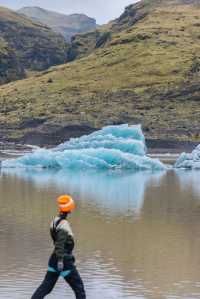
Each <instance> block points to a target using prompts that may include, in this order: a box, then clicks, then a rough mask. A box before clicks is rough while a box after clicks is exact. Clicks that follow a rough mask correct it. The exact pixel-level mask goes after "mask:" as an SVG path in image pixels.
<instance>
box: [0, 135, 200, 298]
mask: <svg viewBox="0 0 200 299" xmlns="http://www.w3.org/2000/svg"><path fill="white" fill-rule="evenodd" d="M118 132H119V131H118ZM126 132H127V131H126ZM129 133H130V132H129ZM117 134H118V133H117ZM97 135H98V133H97ZM98 136H99V135H98ZM109 136H110V137H109V140H110V141H109V142H108V139H106V140H107V141H106V142H105V138H103V139H104V140H103V142H104V145H105V147H106V145H107V147H106V149H107V150H109V149H110V150H111V152H110V153H113V148H112V146H111V142H115V144H116V138H120V142H121V143H120V149H119V148H118V150H119V151H120V152H121V153H119V152H117V155H118V154H120V155H118V158H119V157H120V159H121V160H120V161H122V162H123V163H122V164H123V165H124V166H126V165H127V163H126V162H127V160H126V159H129V158H130V156H129V154H132V149H131V151H129V149H130V146H131V147H132V148H133V144H134V142H135V141H134V139H135V136H136V135H134V138H132V139H133V140H132V141H131V145H130V143H129V142H127V138H128V139H130V138H129V137H130V135H129V136H128V137H127V135H126V138H122V136H121V135H120V136H116V138H113V137H112V136H111V135H110V134H109ZM137 136H139V142H138V139H137V141H136V143H135V144H137V153H134V155H135V156H138V160H137V164H134V163H133V164H132V165H137V167H138V165H142V167H141V168H142V169H140V170H138V169H134V168H133V167H132V168H127V167H121V168H120V167H119V165H120V163H119V164H117V167H113V163H115V162H116V161H119V159H118V158H117V159H116V156H115V159H110V157H111V155H110V154H109V155H107V154H108V151H107V152H106V156H104V158H105V157H107V156H109V160H106V163H107V162H109V163H108V164H109V165H111V167H106V169H105V167H94V162H95V161H97V160H96V158H97V156H98V155H99V147H98V143H97V140H96V137H95V141H94V144H95V147H94V148H95V149H97V152H96V153H97V155H96V156H95V159H94V151H93V154H92V159H91V155H90V154H91V152H87V154H86V155H85V153H84V155H82V156H81V157H82V158H84V159H85V157H86V158H87V162H88V161H89V165H90V167H88V163H86V164H83V163H82V161H83V160H82V161H81V165H82V167H74V165H75V166H77V165H78V164H79V163H80V159H79V160H76V157H77V156H78V155H77V152H76V155H75V156H74V155H73V158H74V160H73V164H67V165H73V167H58V165H59V163H62V162H63V153H64V151H65V150H66V145H62V148H61V147H59V149H58V148H57V149H56V150H55V149H54V150H53V151H52V154H51V155H50V157H51V159H49V156H48V159H46V161H45V163H47V162H48V163H49V162H50V164H45V166H48V167H45V168H44V165H41V163H36V162H37V161H39V159H38V156H37V154H38V153H39V155H41V153H42V156H43V157H44V156H45V154H44V153H47V152H48V153H50V152H49V151H47V152H46V150H45V151H43V150H42V151H41V150H39V152H37V153H36V154H34V155H36V156H37V157H36V159H35V156H34V159H32V157H33V156H32V154H28V156H26V157H25V158H24V157H23V158H20V160H12V161H11V160H9V161H6V162H3V167H2V168H1V173H0V195H1V196H0V206H1V209H0V222H1V226H0V259H1V267H0V298H2V299H7V298H12V299H27V298H30V297H31V295H32V293H33V291H34V290H35V288H36V287H37V286H38V284H39V283H40V282H41V280H42V279H43V277H44V274H45V272H46V269H47V262H48V257H49V255H50V253H51V251H52V248H53V245H52V242H51V239H50V236H49V224H50V222H51V220H52V218H53V217H54V216H55V214H56V213H57V206H56V200H55V199H56V197H57V196H58V195H60V194H62V193H70V194H71V195H72V196H73V197H74V199H75V201H76V204H77V209H76V211H75V212H74V213H73V214H72V215H71V216H70V222H71V224H72V227H73V231H74V234H75V236H76V252H75V255H76V263H77V267H78V269H79V270H80V273H81V275H82V277H83V280H84V282H85V286H86V291H87V298H88V299H94V298H95V299H102V298H104V299H111V298H113V299H115V298H118V299H139V298H140V299H150V298H151V299H162V298H163V299H174V298H179V299H183V298H187V299H198V298H200V254H199V251H200V230H199V227H200V184H199V178H200V171H199V170H195V169H194V170H184V169H173V168H172V166H168V165H165V164H163V163H162V162H159V161H158V160H154V159H151V158H149V157H147V156H146V148H145V141H144V140H143V138H141V136H142V135H137ZM87 138H88V137H87ZM87 138H86V139H87ZM106 138H107V137H106ZM97 139H101V140H100V142H102V138H100V137H97ZM111 139H112V140H111ZM114 139H115V140H114ZM74 142H75V143H76V142H77V140H74V141H73V147H75V146H76V149H74V148H71V149H69V148H68V150H70V151H71V150H75V151H79V150H82V148H80V147H81V146H80V142H79V143H78V145H77V143H76V145H74ZM81 142H82V141H81ZM84 142H85V144H86V143H87V142H88V141H87V140H85V141H84ZM124 145H126V146H125V147H124ZM63 146H64V148H63ZM67 146H70V147H72V145H69V144H68V145H67ZM110 147H111V148H110ZM86 148H87V146H86ZM124 148H125V149H126V150H124ZM142 151H143V152H142ZM53 152H55V153H56V154H54V153H53ZM88 153H89V156H88ZM115 153H116V152H115ZM73 154H74V153H73ZM127 154H128V156H127ZM55 155H56V156H55ZM61 156H62V159H61V158H60V157H61ZM55 157H56V159H55ZM70 157H72V155H71V156H70ZM88 157H89V158H88ZM40 158H41V156H40ZM132 158H133V157H131V159H132ZM189 158H191V157H189ZM98 159H99V156H98ZM124 159H125V160H124ZM69 160H70V159H69ZM190 160H191V159H190ZM27 161H28V165H27ZM33 161H34V163H33ZM52 161H53V164H52ZM74 161H75V162H74ZM91 161H92V162H91ZM124 161H125V162H124ZM146 161H147V163H146ZM40 162H41V161H40ZM55 162H56V163H58V164H55ZM65 162H66V160H65ZM104 162H105V160H104ZM140 162H141V163H142V164H138V163H140ZM67 163H69V162H67ZM33 164H34V165H33ZM35 164H36V165H35ZM49 165H50V166H51V167H49ZM52 165H53V166H55V165H56V167H52ZM65 165H66V164H65ZM79 165H80V164H79ZM83 165H84V167H83ZM91 165H92V167H91ZM97 165H98V166H99V165H105V163H103V164H102V163H100V164H99V160H98V164H97ZM144 165H145V169H143V166H144ZM152 165H153V167H152ZM155 165H156V167H154V166H155ZM157 165H159V167H157ZM160 165H161V166H162V167H160ZM41 166H42V167H41ZM139 168H140V167H139ZM72 297H73V294H72V292H71V290H70V289H69V287H68V286H67V285H65V282H64V281H62V279H60V281H59V283H58V284H57V286H56V288H55V289H54V291H53V293H52V294H51V295H49V296H48V298H52V299H53V298H56V299H58V298H59V299H64V298H72Z"/></svg>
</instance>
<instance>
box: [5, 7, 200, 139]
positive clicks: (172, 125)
mask: <svg viewBox="0 0 200 299" xmlns="http://www.w3.org/2000/svg"><path fill="white" fill-rule="evenodd" d="M130 9H131V10H132V9H135V6H132V7H129V10H130ZM129 14H130V11H129ZM134 16H135V14H133V17H134ZM117 22H119V19H118V20H116V23H117ZM120 22H122V19H120ZM128 22H130V20H129V21H128ZM110 26H111V27H112V28H113V26H115V29H116V27H117V25H115V23H114V22H113V23H112V24H109V26H108V27H109V31H110V30H111V29H110V28H111V27H110ZM124 26H125V22H124V23H123V26H122V30H121V31H120V27H118V28H117V29H116V30H112V31H111V36H110V37H109V39H108V40H107V41H106V43H105V44H104V45H102V46H100V47H99V48H96V49H95V50H94V51H93V52H92V53H91V54H90V55H89V56H87V57H83V58H81V59H79V60H76V61H74V62H71V63H68V64H66V65H62V66H59V67H54V68H51V69H50V70H48V71H47V72H45V73H43V74H41V75H38V76H35V77H34V78H30V79H27V80H23V81H19V82H17V83H11V84H9V85H6V86H2V87H1V89H0V107H1V108H0V130H1V132H3V134H4V136H6V138H7V139H9V138H10V139H11V138H14V139H15V140H16V139H17V138H19V139H20V138H22V139H23V136H28V135H30V134H32V133H33V132H34V133H35V134H36V133H38V134H44V136H45V134H47V133H48V134H54V135H55V134H56V132H57V131H58V130H59V128H65V127H67V126H70V125H72V124H73V125H79V126H85V125H87V126H89V127H93V128H98V127H101V126H103V125H107V124H118V123H124V122H128V123H142V124H143V128H144V131H145V133H146V136H147V137H149V138H154V139H176V140H193V141H199V140H200V125H199V119H200V107H199V100H200V85H199V82H200V31H199V28H200V7H199V6H194V5H193V4H187V5H185V4H181V5H180V4H179V5H175V4H174V3H173V4H171V3H168V5H163V2H162V5H159V6H158V5H157V6H155V7H154V8H152V7H151V9H150V11H149V12H148V14H146V15H145V16H144V17H142V18H141V19H139V20H138V21H136V22H135V21H134V24H133V25H130V23H129V25H128V26H125V27H124ZM104 32H106V30H105V31H104ZM30 120H31V121H32V122H31V125H30V122H29V121H30ZM34 120H35V122H34ZM33 122H34V127H33ZM28 124H29V125H28ZM14 128H15V129H16V128H17V130H14ZM3 134H2V136H3ZM64 138H65V137H64V136H63V139H64ZM23 140H26V139H23ZM44 143H45V140H44Z"/></svg>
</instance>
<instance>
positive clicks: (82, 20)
mask: <svg viewBox="0 0 200 299" xmlns="http://www.w3.org/2000/svg"><path fill="white" fill-rule="evenodd" d="M18 13H19V14H22V15H25V16H27V17H29V18H31V19H32V20H34V21H37V22H38V21H39V22H41V23H43V24H45V25H47V26H49V27H50V28H52V29H53V30H54V31H55V32H58V33H60V34H62V35H63V36H64V37H65V39H66V40H67V41H68V42H69V41H70V40H71V37H72V36H74V35H75V34H77V33H83V32H87V31H91V30H94V29H95V28H96V20H95V19H93V18H89V17H88V16H86V15H84V14H72V15H64V14H61V13H57V12H53V11H49V10H46V9H43V8H40V7H23V8H21V9H20V10H18Z"/></svg>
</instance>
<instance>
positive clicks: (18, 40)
mask: <svg viewBox="0 0 200 299" xmlns="http://www.w3.org/2000/svg"><path fill="white" fill-rule="evenodd" d="M66 52H67V45H66V42H65V40H64V38H63V37H61V36H60V35H58V34H56V33H54V32H53V31H52V30H50V29H49V28H47V27H46V26H44V25H41V24H38V23H35V22H32V21H31V20H29V19H27V18H25V17H22V16H19V15H18V14H17V13H15V12H13V11H12V10H9V9H7V8H3V7H0V83H2V82H8V81H12V80H14V79H20V78H22V77H24V76H25V72H26V71H27V70H32V71H33V70H34V71H35V70H36V71H38V70H44V69H47V68H48V67H49V66H52V65H57V64H61V63H64V62H65V61H66V57H67V55H66Z"/></svg>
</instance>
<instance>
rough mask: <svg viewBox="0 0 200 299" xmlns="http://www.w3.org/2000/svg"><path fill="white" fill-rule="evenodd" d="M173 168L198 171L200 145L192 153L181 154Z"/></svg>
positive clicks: (199, 167) (199, 165) (199, 166)
mask: <svg viewBox="0 0 200 299" xmlns="http://www.w3.org/2000/svg"><path fill="white" fill-rule="evenodd" d="M175 168H185V169H200V144H199V145H198V146H197V147H196V148H195V149H194V150H193V151H192V153H189V154H188V153H182V154H181V155H180V156H179V158H178V159H177V161H176V163H175Z"/></svg>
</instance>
